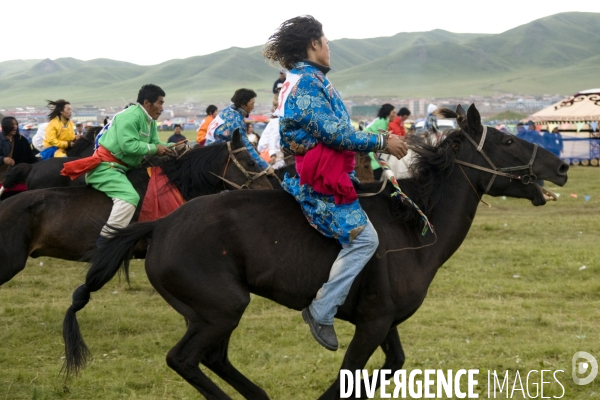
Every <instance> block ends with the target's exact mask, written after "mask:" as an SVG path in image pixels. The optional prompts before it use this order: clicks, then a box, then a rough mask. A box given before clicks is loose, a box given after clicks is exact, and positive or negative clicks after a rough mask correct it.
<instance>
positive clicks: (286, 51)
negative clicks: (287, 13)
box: [263, 15, 323, 69]
mask: <svg viewBox="0 0 600 400" xmlns="http://www.w3.org/2000/svg"><path fill="white" fill-rule="evenodd" d="M321 37H323V25H322V24H321V23H320V22H319V21H317V20H316V19H315V18H314V17H312V16H310V15H304V16H301V17H296V18H292V19H288V20H287V21H285V22H284V23H282V24H281V26H280V27H279V28H278V29H277V31H276V32H275V33H274V34H273V35H271V37H270V38H269V41H268V42H267V43H266V44H265V48H264V52H263V55H264V56H265V58H267V59H269V60H270V61H271V62H278V63H279V64H280V65H281V66H282V67H284V68H287V69H292V68H294V65H295V64H296V63H297V62H299V61H302V60H304V59H306V58H307V57H308V54H307V53H306V47H307V46H308V44H309V43H310V42H311V41H313V40H319V43H320V40H321Z"/></svg>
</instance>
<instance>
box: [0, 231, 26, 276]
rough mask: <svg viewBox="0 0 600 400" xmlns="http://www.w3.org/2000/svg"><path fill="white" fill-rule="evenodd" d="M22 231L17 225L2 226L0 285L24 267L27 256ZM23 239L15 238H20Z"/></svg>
mask: <svg viewBox="0 0 600 400" xmlns="http://www.w3.org/2000/svg"><path fill="white" fill-rule="evenodd" d="M24 236H25V234H24V232H22V229H20V228H19V227H18V226H15V227H10V228H4V231H3V232H2V233H1V234H0V243H2V245H0V286H2V285H4V284H5V283H6V282H8V281H10V280H11V279H12V278H13V277H14V276H15V275H17V274H18V273H19V272H21V271H23V269H25V264H26V263H27V257H28V256H29V254H28V251H27V248H26V247H25V243H24V242H25V240H24ZM21 238H23V240H17V239H21Z"/></svg>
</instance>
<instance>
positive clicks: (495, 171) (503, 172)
mask: <svg viewBox="0 0 600 400" xmlns="http://www.w3.org/2000/svg"><path fill="white" fill-rule="evenodd" d="M487 130H488V127H487V125H484V126H483V133H482V134H481V140H480V141H479V143H476V142H475V140H473V138H472V137H471V135H469V134H468V133H467V132H466V131H465V130H464V129H463V134H464V135H465V137H466V138H467V139H468V140H469V141H470V142H471V144H472V145H473V146H475V148H476V149H477V152H478V153H479V154H481V155H482V156H483V158H484V159H485V161H487V163H488V164H489V166H490V167H492V169H489V168H486V167H482V166H479V165H476V164H471V163H468V162H465V161H461V160H455V161H454V162H456V163H457V164H462V165H464V166H466V167H470V168H474V169H478V170H480V171H485V172H488V173H490V174H492V179H490V182H489V183H488V185H487V187H486V189H485V191H484V192H483V194H488V192H489V191H490V189H491V188H492V185H493V184H494V180H495V179H496V176H498V175H499V176H503V177H505V178H509V179H516V180H519V181H521V182H523V184H525V185H527V184H529V183H532V182H535V181H536V180H537V176H536V175H535V174H534V173H533V161H534V160H535V156H536V154H537V149H538V145H537V144H534V145H533V153H532V154H531V159H530V160H529V163H528V164H526V165H519V166H517V167H507V168H498V167H496V166H495V165H494V163H493V162H492V160H491V159H490V158H489V157H488V156H487V154H485V152H484V151H483V144H484V143H485V138H486V136H487ZM522 169H528V170H529V174H526V175H522V176H521V175H513V174H509V173H507V171H518V170H522Z"/></svg>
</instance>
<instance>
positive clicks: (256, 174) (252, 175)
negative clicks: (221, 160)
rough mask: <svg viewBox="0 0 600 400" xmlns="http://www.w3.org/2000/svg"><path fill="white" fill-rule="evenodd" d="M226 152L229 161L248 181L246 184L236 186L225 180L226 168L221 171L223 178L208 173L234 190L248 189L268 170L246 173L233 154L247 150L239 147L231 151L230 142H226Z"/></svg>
mask: <svg viewBox="0 0 600 400" xmlns="http://www.w3.org/2000/svg"><path fill="white" fill-rule="evenodd" d="M227 151H228V152H229V159H228V160H231V161H233V163H234V164H235V165H236V166H237V167H238V169H239V170H240V171H241V172H242V173H243V174H244V176H245V177H246V179H248V180H247V181H246V183H244V184H243V185H241V186H240V185H238V184H237V183H235V182H232V181H230V180H228V179H227V178H225V172H226V171H227V168H226V169H225V171H223V176H219V175H217V174H215V173H214V172H212V171H210V173H211V174H212V175H214V176H216V177H217V178H219V179H221V180H222V181H223V182H225V183H228V184H230V185H231V186H233V187H234V188H236V189H249V188H250V185H251V184H252V182H254V181H255V180H257V179H258V178H260V177H262V176H264V175H266V174H267V171H268V170H269V169H268V168H267V169H265V170H263V171H261V172H251V171H247V170H246V169H245V168H244V167H243V166H242V164H240V162H239V161H238V160H237V159H236V158H235V154H236V153H239V152H242V151H248V149H246V148H245V147H240V148H239V149H235V150H233V149H232V148H231V142H227Z"/></svg>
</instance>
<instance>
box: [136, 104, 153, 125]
mask: <svg viewBox="0 0 600 400" xmlns="http://www.w3.org/2000/svg"><path fill="white" fill-rule="evenodd" d="M138 106H140V108H141V109H142V111H144V114H146V118H148V123H150V122H151V121H152V119H153V118H152V117H151V116H150V114H148V111H146V109H145V108H144V106H143V105H141V104H140V103H138Z"/></svg>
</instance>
